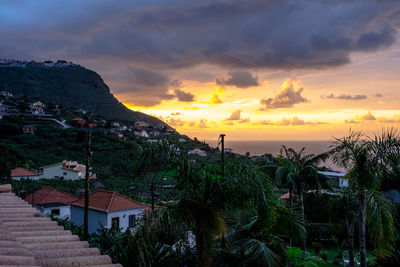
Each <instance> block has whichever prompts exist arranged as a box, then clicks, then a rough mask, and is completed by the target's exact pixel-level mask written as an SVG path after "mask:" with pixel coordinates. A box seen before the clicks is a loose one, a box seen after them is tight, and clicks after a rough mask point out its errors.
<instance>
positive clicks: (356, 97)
mask: <svg viewBox="0 0 400 267" xmlns="http://www.w3.org/2000/svg"><path fill="white" fill-rule="evenodd" d="M321 98H327V99H340V100H363V99H367V96H366V95H346V94H341V95H338V96H335V95H334V94H330V95H321Z"/></svg>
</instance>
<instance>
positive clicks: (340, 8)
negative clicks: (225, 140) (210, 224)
mask: <svg viewBox="0 0 400 267" xmlns="http://www.w3.org/2000/svg"><path fill="white" fill-rule="evenodd" d="M399 29H400V1H390V0H386V1H385V0H376V1H372V0H371V1H369V0H365V1H351V0H343V1H342V0H326V1H319V0H288V1H283V0H271V1H267V0H212V1H211V0H210V1H208V0H207V1H201V0H197V1H192V0H158V1H155V0H143V1H141V0H135V1H127V0H96V1H89V0H69V1H54V0H41V1H34V0H30V1H29V0H3V1H2V2H1V5H0V37H1V42H0V58H16V59H28V60H30V59H34V60H57V59H65V60H68V61H73V62H75V63H78V64H81V65H83V66H85V67H88V68H90V69H93V70H95V71H96V72H98V73H99V74H100V75H101V76H102V77H103V79H104V80H105V82H106V83H107V84H108V85H109V87H110V89H111V92H112V93H113V94H114V95H115V96H116V97H117V98H118V99H119V100H120V101H121V102H123V103H124V104H126V105H127V106H128V107H130V108H132V109H133V110H139V111H142V112H145V113H148V114H151V115H154V116H157V117H160V118H161V119H163V120H164V121H166V122H167V123H169V124H170V125H171V126H173V127H175V128H176V129H177V130H178V131H180V132H182V133H185V134H188V135H189V136H192V137H193V136H196V137H198V138H200V139H216V138H217V137H218V135H219V133H222V132H225V133H226V134H227V136H228V137H229V138H230V139H236V140H238V139H242V140H243V139H245V140H248V139H253V140H260V139H268V140H272V139H279V140H283V139H295V140H296V139H313V140H315V139H319V140H320V139H329V138H330V137H331V136H341V135H343V134H345V133H346V132H348V130H349V129H350V128H352V129H357V130H358V129H359V130H364V131H366V132H368V133H371V132H376V131H378V130H379V129H381V128H382V127H391V126H395V127H397V126H399V123H400V101H399V100H400V94H399V89H400V87H399V79H400V38H399V37H400V32H399Z"/></svg>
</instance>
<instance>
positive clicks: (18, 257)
mask: <svg viewBox="0 0 400 267" xmlns="http://www.w3.org/2000/svg"><path fill="white" fill-rule="evenodd" d="M10 191H11V185H9V184H8V185H0V200H1V204H2V208H1V209H0V228H1V230H2V234H1V235H0V243H1V244H2V247H3V248H2V252H3V253H1V254H2V255H1V256H0V265H1V266H3V265H7V266H11V265H12V266H88V265H97V266H111V264H112V261H111V258H110V257H109V256H107V255H100V253H99V251H98V249H97V248H89V244H88V242H87V241H80V240H79V237H78V236H77V235H71V232H70V231H66V230H64V228H63V227H62V226H59V225H57V222H55V221H51V220H50V218H47V217H46V216H44V215H43V214H41V213H40V212H38V210H37V209H35V208H33V207H31V206H30V205H29V204H28V203H26V202H25V201H23V200H22V199H20V198H19V197H17V196H16V195H14V194H13V193H11V192H10ZM113 266H115V267H122V265H120V264H115V265H113Z"/></svg>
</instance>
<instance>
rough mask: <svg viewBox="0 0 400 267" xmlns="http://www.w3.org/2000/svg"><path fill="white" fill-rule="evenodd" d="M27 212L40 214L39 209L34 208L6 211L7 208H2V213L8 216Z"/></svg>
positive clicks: (0, 211)
mask: <svg viewBox="0 0 400 267" xmlns="http://www.w3.org/2000/svg"><path fill="white" fill-rule="evenodd" d="M25 212H31V213H32V212H39V211H38V210H37V209H35V208H32V207H26V208H16V209H6V208H1V209H0V213H3V214H6V213H25Z"/></svg>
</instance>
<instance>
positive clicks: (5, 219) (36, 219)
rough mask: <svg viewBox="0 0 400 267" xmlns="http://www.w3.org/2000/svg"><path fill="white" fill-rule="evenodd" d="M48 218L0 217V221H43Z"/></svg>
mask: <svg viewBox="0 0 400 267" xmlns="http://www.w3.org/2000/svg"><path fill="white" fill-rule="evenodd" d="M49 220H50V219H49V218H46V217H20V218H0V222H43V221H49Z"/></svg>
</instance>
